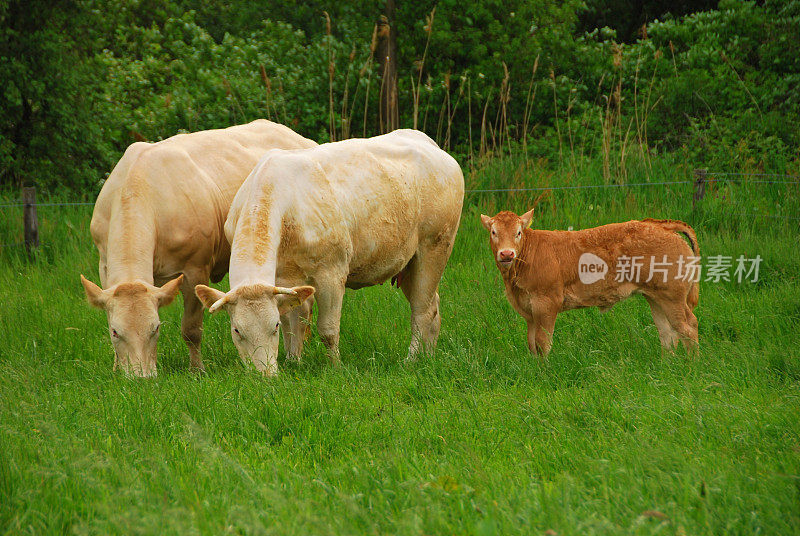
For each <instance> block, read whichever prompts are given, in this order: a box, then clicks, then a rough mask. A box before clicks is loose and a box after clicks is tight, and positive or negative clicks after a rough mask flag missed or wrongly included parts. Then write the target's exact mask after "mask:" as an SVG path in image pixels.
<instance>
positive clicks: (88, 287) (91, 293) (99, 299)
mask: <svg viewBox="0 0 800 536" xmlns="http://www.w3.org/2000/svg"><path fill="white" fill-rule="evenodd" d="M81 283H82V284H83V290H85V291H86V300H87V301H88V302H89V305H91V306H92V307H97V308H98V309H105V308H106V303H107V302H108V294H107V293H106V292H105V291H104V290H103V289H101V288H100V287H98V286H97V285H95V284H94V283H92V282H91V281H89V280H88V279H86V278H85V277H83V274H81Z"/></svg>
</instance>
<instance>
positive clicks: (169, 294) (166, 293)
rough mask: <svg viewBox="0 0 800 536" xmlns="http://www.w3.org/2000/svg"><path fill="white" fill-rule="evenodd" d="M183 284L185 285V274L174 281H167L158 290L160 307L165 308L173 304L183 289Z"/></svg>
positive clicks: (157, 295)
mask: <svg viewBox="0 0 800 536" xmlns="http://www.w3.org/2000/svg"><path fill="white" fill-rule="evenodd" d="M181 283H183V274H181V275H179V276H178V277H176V278H175V279H173V280H172V281H167V282H166V283H164V284H163V285H162V286H161V288H159V289H158V291H157V292H156V297H157V298H158V306H159V307H164V306H166V305H169V304H170V303H172V300H174V299H175V296H177V295H178V291H180V289H181Z"/></svg>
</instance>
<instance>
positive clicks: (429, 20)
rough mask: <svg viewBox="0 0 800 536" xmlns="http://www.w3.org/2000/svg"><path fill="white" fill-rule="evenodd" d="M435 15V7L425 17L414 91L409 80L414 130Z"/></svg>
mask: <svg viewBox="0 0 800 536" xmlns="http://www.w3.org/2000/svg"><path fill="white" fill-rule="evenodd" d="M435 15H436V6H433V9H432V10H431V12H430V15H428V16H427V17H425V26H424V28H423V30H425V34H426V38H425V50H423V51H422V60H421V61H420V62H419V75H418V77H417V87H416V89H414V78H413V76H412V78H411V88H412V94H413V96H414V129H416V128H417V119H418V114H419V92H420V89H421V87H422V70H423V69H424V68H425V58H426V56H427V55H428V45H429V44H430V42H431V33H433V18H434V16H435Z"/></svg>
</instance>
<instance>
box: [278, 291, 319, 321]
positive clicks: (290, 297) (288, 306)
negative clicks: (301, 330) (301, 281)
mask: <svg viewBox="0 0 800 536" xmlns="http://www.w3.org/2000/svg"><path fill="white" fill-rule="evenodd" d="M276 290H278V289H276ZM291 291H292V293H291V294H284V293H276V294H275V300H276V301H277V302H278V312H279V313H280V314H282V315H283V314H286V313H288V312H289V311H290V310H292V309H294V308H295V307H297V306H298V305H300V304H301V303H303V302H304V301H306V300H307V299H309V298H310V297H311V296H313V295H314V287H309V286H307V285H306V286H302V287H294V288H292V289H291Z"/></svg>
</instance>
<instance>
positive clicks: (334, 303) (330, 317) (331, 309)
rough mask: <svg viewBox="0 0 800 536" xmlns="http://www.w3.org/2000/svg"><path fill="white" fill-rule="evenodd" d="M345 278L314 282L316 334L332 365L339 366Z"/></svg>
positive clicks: (326, 278) (335, 277)
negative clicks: (315, 290)
mask: <svg viewBox="0 0 800 536" xmlns="http://www.w3.org/2000/svg"><path fill="white" fill-rule="evenodd" d="M345 281H346V277H338V276H333V277H325V278H318V279H317V280H315V281H314V287H315V288H316V289H317V292H316V299H317V311H318V317H317V332H318V333H319V337H320V339H322V343H323V344H324V345H325V347H326V348H327V349H328V358H329V359H330V361H331V364H332V365H339V363H340V360H339V324H340V322H341V319H342V299H343V298H344V288H345V287H344V284H345Z"/></svg>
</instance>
